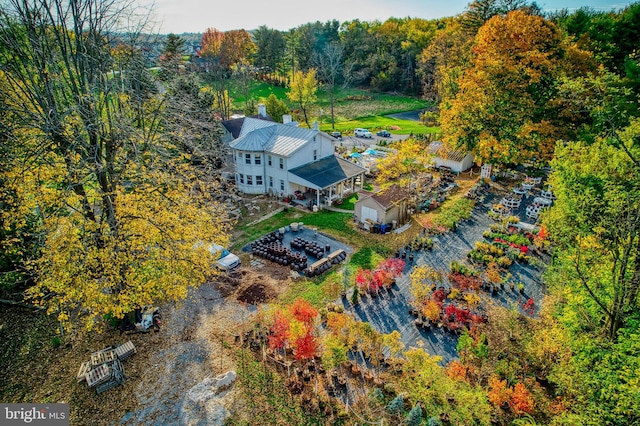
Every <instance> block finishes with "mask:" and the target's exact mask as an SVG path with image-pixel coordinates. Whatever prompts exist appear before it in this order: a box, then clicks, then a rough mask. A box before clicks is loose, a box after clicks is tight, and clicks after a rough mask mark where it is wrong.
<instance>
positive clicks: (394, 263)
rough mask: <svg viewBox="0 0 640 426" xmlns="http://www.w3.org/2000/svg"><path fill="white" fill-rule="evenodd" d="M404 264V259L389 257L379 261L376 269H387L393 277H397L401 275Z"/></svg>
mask: <svg viewBox="0 0 640 426" xmlns="http://www.w3.org/2000/svg"><path fill="white" fill-rule="evenodd" d="M405 265H406V263H405V261H404V260H402V259H397V258H391V259H387V260H385V261H382V262H380V264H379V265H378V269H384V270H387V271H389V272H391V273H392V274H393V276H394V278H397V277H399V276H400V275H402V272H403V271H404V266H405Z"/></svg>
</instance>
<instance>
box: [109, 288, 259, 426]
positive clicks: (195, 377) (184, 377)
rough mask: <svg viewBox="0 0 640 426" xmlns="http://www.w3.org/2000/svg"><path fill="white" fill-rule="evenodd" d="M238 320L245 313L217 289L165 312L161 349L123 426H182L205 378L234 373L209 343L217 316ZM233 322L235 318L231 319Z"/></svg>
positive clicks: (193, 293)
mask: <svg viewBox="0 0 640 426" xmlns="http://www.w3.org/2000/svg"><path fill="white" fill-rule="evenodd" d="M223 302H224V306H225V314H227V315H228V317H233V316H236V317H237V322H239V321H240V319H241V318H242V317H243V315H245V314H246V312H247V311H246V310H245V309H244V308H242V307H240V305H237V304H236V302H235V301H233V300H229V299H224V298H222V297H221V296H220V293H219V292H218V290H216V288H215V287H214V285H213V284H211V283H207V284H203V285H202V286H200V287H199V288H196V289H191V291H190V292H189V297H188V298H187V299H186V300H184V301H183V302H182V303H181V304H180V305H174V306H166V307H163V308H162V313H163V318H162V320H163V325H162V330H161V333H163V335H162V336H161V337H162V342H163V347H162V348H159V350H158V351H157V352H155V353H154V354H153V355H152V356H151V358H150V359H149V366H148V370H147V371H146V373H145V374H144V375H143V376H142V378H141V381H140V384H139V385H138V387H137V390H136V394H135V396H132V397H136V398H138V401H139V407H140V408H139V409H137V410H135V411H133V412H129V413H127V414H126V415H125V416H124V417H123V418H122V419H121V420H120V424H123V425H140V424H144V425H158V426H160V425H179V424H182V423H183V420H184V418H185V413H184V408H185V406H186V401H185V395H186V393H187V391H188V390H189V389H191V388H192V387H193V386H195V385H197V384H198V383H200V382H202V381H203V380H204V379H205V378H207V377H215V376H217V375H218V374H221V373H224V372H226V371H228V370H230V369H233V364H232V363H231V362H230V360H225V359H221V358H219V357H217V355H218V354H220V353H221V351H219V350H218V342H216V341H215V339H213V338H212V337H211V331H212V327H215V323H216V313H218V312H219V311H220V310H221V309H222V304H223ZM230 319H231V318H230Z"/></svg>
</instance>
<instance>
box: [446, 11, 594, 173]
mask: <svg viewBox="0 0 640 426" xmlns="http://www.w3.org/2000/svg"><path fill="white" fill-rule="evenodd" d="M567 48H568V47H567V45H566V43H565V42H563V39H562V35H561V32H560V30H559V29H558V28H557V27H556V26H555V24H553V23H551V22H550V21H547V20H545V19H544V18H542V17H540V16H532V15H529V14H527V13H526V12H524V11H522V10H517V11H512V12H510V13H509V14H507V15H506V16H504V17H503V16H494V17H493V18H491V19H490V20H489V21H488V22H487V23H486V24H485V25H483V26H482V27H481V28H480V30H479V31H478V33H477V35H476V37H475V48H474V49H473V66H472V67H471V68H469V69H468V70H466V71H465V72H464V74H463V75H462V76H461V77H460V78H459V79H458V92H457V94H456V96H455V97H454V98H453V99H451V100H449V101H445V102H444V103H443V104H442V105H441V109H442V112H441V122H442V130H443V133H444V135H445V136H444V141H445V143H446V144H447V145H449V146H451V147H463V148H464V149H466V150H468V151H473V152H474V153H475V155H476V157H477V158H479V159H481V160H482V161H484V162H489V163H496V164H504V163H514V162H521V161H523V160H529V159H530V158H531V157H532V156H534V155H536V156H537V157H538V158H539V159H548V158H550V156H551V155H552V153H553V148H554V145H555V142H556V141H557V140H558V139H561V138H562V137H563V136H564V133H563V132H564V129H563V127H562V126H561V125H559V123H558V122H557V117H558V111H557V109H556V108H554V106H553V99H554V95H555V93H556V86H557V84H556V83H557V81H558V80H559V79H560V78H562V77H564V76H567V75H570V74H571V73H573V72H579V70H582V69H585V67H575V64H574V65H572V67H571V68H570V67H569V64H568V63H566V62H563V61H564V59H563V58H565V57H566V55H565V53H566V51H567ZM575 60H576V58H575V57H574V56H572V62H571V63H572V64H573V62H575ZM584 60H588V56H585V57H584ZM576 70H578V71H576Z"/></svg>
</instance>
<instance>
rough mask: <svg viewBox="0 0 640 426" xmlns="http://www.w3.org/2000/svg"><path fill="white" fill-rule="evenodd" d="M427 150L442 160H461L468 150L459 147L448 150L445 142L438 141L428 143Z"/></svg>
mask: <svg viewBox="0 0 640 426" xmlns="http://www.w3.org/2000/svg"><path fill="white" fill-rule="evenodd" d="M428 149H429V152H430V153H431V154H434V155H436V156H438V157H440V158H442V159H443V160H451V161H458V162H459V161H462V160H463V159H464V157H466V156H467V154H468V152H466V151H463V150H461V149H456V150H453V151H452V150H450V149H449V148H447V146H446V145H445V144H443V143H442V142H439V141H433V142H431V143H430V144H429V147H428Z"/></svg>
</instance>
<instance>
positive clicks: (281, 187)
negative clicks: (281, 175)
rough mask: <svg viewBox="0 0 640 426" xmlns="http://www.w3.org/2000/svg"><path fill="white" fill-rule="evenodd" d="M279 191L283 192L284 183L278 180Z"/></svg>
mask: <svg viewBox="0 0 640 426" xmlns="http://www.w3.org/2000/svg"><path fill="white" fill-rule="evenodd" d="M280 191H284V181H283V180H282V179H280Z"/></svg>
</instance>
